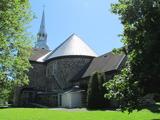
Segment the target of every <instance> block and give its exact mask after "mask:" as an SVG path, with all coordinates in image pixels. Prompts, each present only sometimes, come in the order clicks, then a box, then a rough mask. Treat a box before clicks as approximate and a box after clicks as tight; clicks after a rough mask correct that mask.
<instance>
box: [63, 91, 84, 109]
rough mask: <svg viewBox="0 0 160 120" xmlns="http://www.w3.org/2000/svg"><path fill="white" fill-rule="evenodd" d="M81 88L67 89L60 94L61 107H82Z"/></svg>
mask: <svg viewBox="0 0 160 120" xmlns="http://www.w3.org/2000/svg"><path fill="white" fill-rule="evenodd" d="M82 94H83V90H76V91H73V90H69V91H67V92H64V93H63V94H61V99H60V100H61V101H60V102H61V107H66V108H77V107H82Z"/></svg>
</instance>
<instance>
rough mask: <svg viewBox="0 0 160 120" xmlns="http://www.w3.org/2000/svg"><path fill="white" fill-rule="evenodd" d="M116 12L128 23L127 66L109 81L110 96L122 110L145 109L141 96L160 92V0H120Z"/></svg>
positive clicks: (107, 84)
mask: <svg viewBox="0 0 160 120" xmlns="http://www.w3.org/2000/svg"><path fill="white" fill-rule="evenodd" d="M112 12H113V13H115V14H118V15H119V16H120V20H121V23H122V24H123V26H124V31H123V34H122V35H121V36H122V42H123V43H124V46H125V47H124V49H123V50H124V53H126V55H127V57H128V60H127V63H126V67H125V68H124V69H123V70H122V71H121V73H120V74H119V75H116V76H115V77H114V79H113V80H110V81H109V82H107V83H106V84H105V86H106V88H107V90H108V93H107V94H106V97H107V98H110V99H114V100H117V101H119V103H120V107H121V108H122V110H129V111H132V110H133V109H141V108H142V106H141V105H142V101H141V98H142V97H143V96H145V95H146V94H148V93H160V87H159V85H160V73H159V71H160V47H159V44H160V22H159V20H160V0H119V2H118V3H117V4H113V5H112Z"/></svg>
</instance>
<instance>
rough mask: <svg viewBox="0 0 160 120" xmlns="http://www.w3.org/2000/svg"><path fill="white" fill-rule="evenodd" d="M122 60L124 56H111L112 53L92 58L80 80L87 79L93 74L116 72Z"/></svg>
mask: <svg viewBox="0 0 160 120" xmlns="http://www.w3.org/2000/svg"><path fill="white" fill-rule="evenodd" d="M124 58H125V55H123V54H113V53H112V52H109V53H107V54H104V55H102V56H100V57H97V58H94V59H93V61H92V62H91V64H90V66H89V67H88V69H87V70H86V72H85V73H84V74H83V76H82V78H85V77H89V76H91V75H92V74H93V73H94V72H109V71H113V70H117V69H118V68H119V66H120V64H121V63H122V61H123V60H124Z"/></svg>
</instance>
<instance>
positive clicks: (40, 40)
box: [35, 8, 49, 50]
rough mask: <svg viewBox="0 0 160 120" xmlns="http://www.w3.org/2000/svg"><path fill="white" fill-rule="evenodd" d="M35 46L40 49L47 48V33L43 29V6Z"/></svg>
mask: <svg viewBox="0 0 160 120" xmlns="http://www.w3.org/2000/svg"><path fill="white" fill-rule="evenodd" d="M35 47H36V48H40V49H47V50H48V49H49V48H48V45H47V33H46V29H45V10H44V8H43V14H42V20H41V24H40V29H39V32H38V34H37V43H36V45H35Z"/></svg>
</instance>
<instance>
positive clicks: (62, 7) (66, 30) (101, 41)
mask: <svg viewBox="0 0 160 120" xmlns="http://www.w3.org/2000/svg"><path fill="white" fill-rule="evenodd" d="M116 1H117V0H30V2H31V6H32V11H33V12H34V14H35V15H36V19H34V20H33V22H32V23H31V29H30V31H31V32H32V33H33V35H34V36H36V34H37V32H38V30H39V26H40V22H41V16H42V11H43V5H45V14H46V31H47V33H48V45H49V47H50V49H54V48H56V47H57V46H58V45H59V44H60V43H62V42H63V41H64V40H65V39H66V38H68V37H69V36H70V35H71V34H72V33H75V34H77V35H78V36H79V37H81V38H82V39H83V40H84V41H85V42H86V43H87V44H88V45H89V46H90V47H91V48H92V49H94V51H95V52H96V53H97V54H98V55H101V54H104V53H106V52H109V51H111V50H112V49H113V48H119V47H121V46H122V43H121V42H120V37H118V34H121V33H122V25H121V23H120V20H119V19H118V16H116V15H115V14H112V13H111V7H110V4H111V3H115V2H116Z"/></svg>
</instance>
